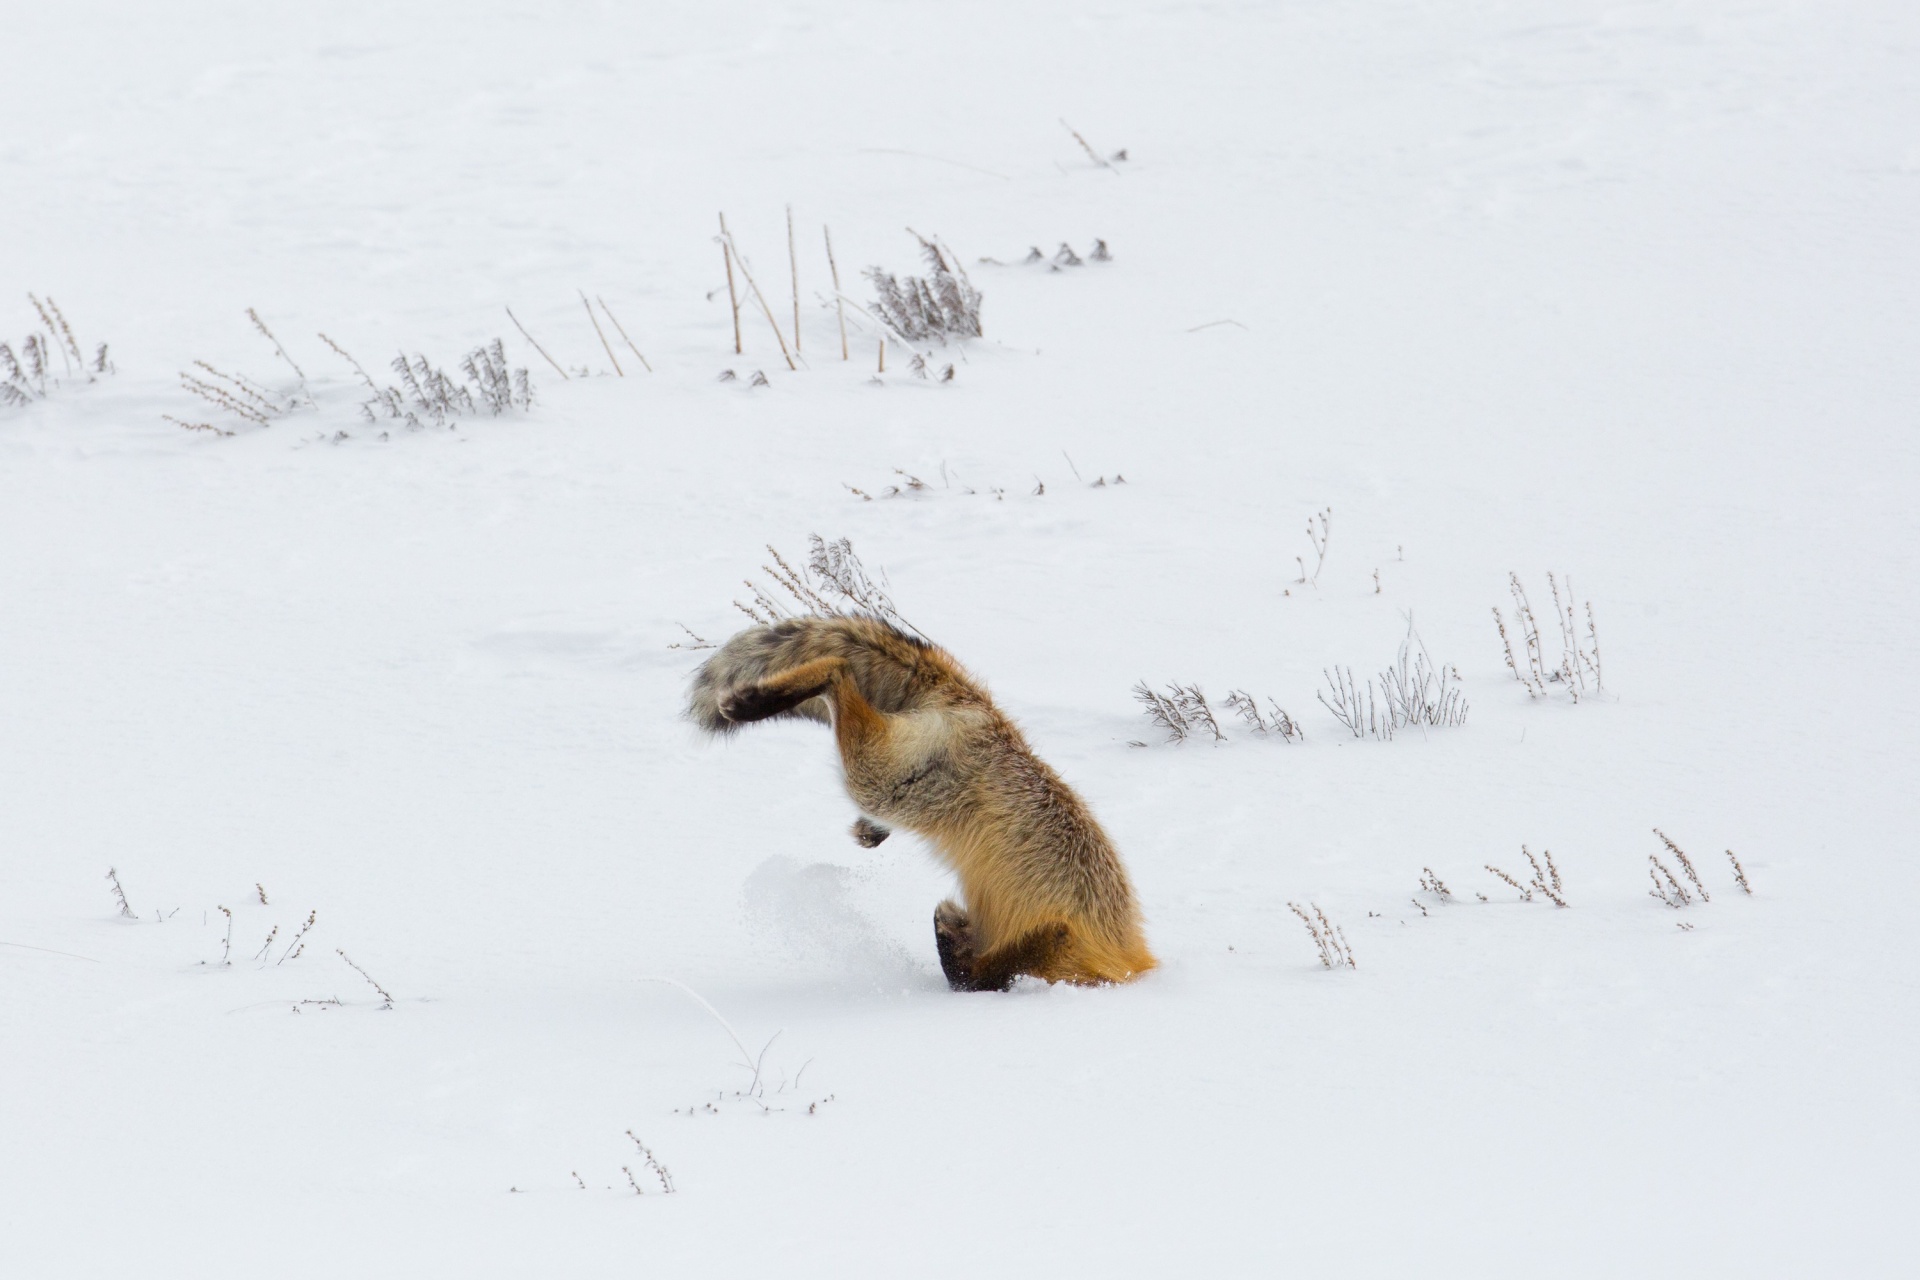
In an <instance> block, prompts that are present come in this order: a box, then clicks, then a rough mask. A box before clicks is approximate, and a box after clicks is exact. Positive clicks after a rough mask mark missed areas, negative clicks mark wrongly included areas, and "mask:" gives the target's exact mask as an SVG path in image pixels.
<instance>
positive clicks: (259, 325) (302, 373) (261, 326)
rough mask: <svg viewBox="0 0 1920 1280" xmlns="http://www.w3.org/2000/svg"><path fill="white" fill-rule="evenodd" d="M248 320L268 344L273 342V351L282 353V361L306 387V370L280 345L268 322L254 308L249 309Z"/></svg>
mask: <svg viewBox="0 0 1920 1280" xmlns="http://www.w3.org/2000/svg"><path fill="white" fill-rule="evenodd" d="M247 319H249V320H251V321H253V327H254V328H256V329H258V330H259V331H260V333H261V335H262V336H263V337H265V338H266V340H267V341H268V342H271V343H272V344H273V349H274V350H275V351H277V352H279V353H280V358H281V359H282V360H284V361H286V362H287V368H289V369H291V370H293V373H294V376H295V377H297V378H299V379H300V382H301V384H302V385H305V384H306V381H307V373H306V370H304V369H302V368H301V367H300V366H299V365H298V364H296V363H294V359H293V357H292V356H290V355H288V354H287V349H286V348H285V347H284V346H282V345H280V339H278V338H276V337H274V336H273V330H271V329H269V328H267V322H266V321H265V320H262V319H261V318H260V313H259V312H258V311H255V310H254V309H253V308H252V307H248V308H247Z"/></svg>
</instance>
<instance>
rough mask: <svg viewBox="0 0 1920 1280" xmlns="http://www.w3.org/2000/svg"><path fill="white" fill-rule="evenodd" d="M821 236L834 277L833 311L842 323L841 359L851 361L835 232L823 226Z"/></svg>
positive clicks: (845, 307) (828, 265) (828, 268)
mask: <svg viewBox="0 0 1920 1280" xmlns="http://www.w3.org/2000/svg"><path fill="white" fill-rule="evenodd" d="M820 234H821V235H823V236H825V237H826V241H827V270H828V271H829V272H830V273H832V276H833V310H834V315H835V317H836V318H837V319H838V320H839V322H840V358H841V359H842V360H847V359H851V357H850V356H849V355H848V353H847V302H846V299H845V297H843V296H842V295H841V293H840V264H839V263H838V262H835V261H834V259H833V231H832V229H831V228H829V227H827V226H826V225H824V224H822V226H821V228H820Z"/></svg>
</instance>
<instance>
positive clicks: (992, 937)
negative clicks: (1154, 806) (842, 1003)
mask: <svg viewBox="0 0 1920 1280" xmlns="http://www.w3.org/2000/svg"><path fill="white" fill-rule="evenodd" d="M689 715H690V716H691V717H692V719H693V720H694V722H695V723H697V724H698V725H699V726H700V727H701V728H703V729H705V730H707V731H708V732H710V733H718V734H724V733H731V732H732V731H733V730H735V729H737V728H738V727H739V726H741V725H743V724H748V723H751V722H753V721H756V720H766V719H771V718H774V717H780V716H786V717H802V718H805V719H809V720H817V721H820V722H822V723H824V724H828V725H831V726H832V728H833V732H834V737H835V739H836V741H837V742H838V744H839V747H840V759H841V762H842V764H843V766H844V768H845V771H846V780H847V792H848V794H849V795H851V796H852V797H853V801H854V803H855V804H856V805H858V806H859V808H860V810H861V813H862V814H863V816H862V817H861V818H860V820H859V821H857V822H855V823H854V827H853V835H854V838H855V839H856V840H859V841H860V843H862V844H864V845H867V846H868V847H872V846H874V845H877V844H879V843H880V842H881V841H882V840H884V839H886V838H887V835H888V834H889V831H890V829H891V828H893V827H899V828H902V829H904V830H907V831H912V832H915V833H916V834H918V835H921V836H924V837H925V838H926V839H927V840H928V841H930V842H931V843H932V845H933V847H934V850H935V851H936V853H937V854H938V855H939V856H940V858H941V859H942V860H943V861H944V862H946V864H947V865H948V866H949V867H951V868H952V869H953V870H954V872H955V873H956V874H958V876H959V878H960V887H961V893H962V896H963V897H964V898H965V900H966V903H965V906H964V907H963V906H961V905H959V904H957V903H954V902H952V901H951V900H949V901H947V902H943V903H941V904H940V906H939V907H938V908H937V909H936V910H935V911H934V941H935V945H936V947H937V949H938V952H939V956H940V966H941V968H942V969H943V970H944V971H945V973H946V975H947V981H948V983H949V985H951V986H952V987H953V988H954V989H955V990H967V991H998V990H1004V989H1005V988H1006V987H1007V986H1009V985H1010V984H1011V983H1012V981H1013V979H1014V978H1015V977H1017V976H1018V975H1020V974H1023V973H1030V974H1034V975H1036V976H1038V977H1041V978H1045V979H1046V980H1047V981H1049V982H1059V981H1064V982H1075V983H1103V982H1126V981H1129V980H1131V979H1133V978H1136V977H1138V976H1140V975H1141V974H1142V973H1144V972H1146V971H1147V970H1148V969H1151V968H1153V967H1154V964H1155V961H1154V958H1153V956H1152V954H1151V953H1149V952H1148V950H1147V945H1146V940H1145V938H1144V937H1143V936H1142V934H1141V929H1140V910H1139V907H1138V905H1137V904H1136V903H1135V901H1134V896H1133V886H1132V884H1131V883H1130V882H1129V881H1128V879H1127V873H1126V868H1125V867H1123V866H1122V865H1121V863H1120V856H1119V854H1117V853H1116V852H1114V848H1113V845H1112V843H1111V842H1110V841H1109V840H1108V839H1107V836H1106V833H1105V832H1104V831H1102V830H1101V829H1100V824H1099V823H1098V822H1096V821H1094V817H1093V815H1092V814H1091V813H1090V812H1088V810H1087V806H1086V804H1085V803H1084V802H1083V801H1082V800H1081V799H1080V797H1079V796H1077V795H1075V794H1074V792H1073V791H1072V789H1070V788H1069V787H1068V786H1067V784H1066V783H1064V782H1062V781H1061V780H1060V777H1059V775H1058V774H1056V773H1054V771H1053V770H1052V769H1050V768H1048V767H1047V765H1046V764H1045V763H1044V762H1042V761H1041V760H1040V759H1039V758H1038V757H1037V756H1035V755H1034V754H1033V751H1032V749H1031V748H1029V747H1028V746H1027V742H1026V739H1025V738H1024V737H1022V736H1021V733H1020V730H1019V729H1018V728H1016V727H1015V725H1014V723H1013V722H1012V721H1011V720H1009V719H1008V718H1007V717H1006V716H1005V715H1003V714H1001V712H1000V710H999V709H998V708H997V707H995V706H994V705H993V700H992V698H990V697H988V695H987V691H986V690H985V689H984V688H982V687H981V686H980V685H979V684H978V683H977V682H976V681H974V680H973V678H972V677H970V676H969V675H968V674H967V673H966V671H964V670H963V669H962V668H961V666H960V664H959V663H958V662H956V661H955V660H954V659H953V657H952V656H951V655H950V654H948V653H946V652H945V651H944V650H942V649H939V648H937V647H935V646H933V645H930V644H927V643H926V642H924V641H922V640H918V639H916V638H914V637H912V636H909V635H906V634H905V633H903V632H901V631H900V630H898V629H896V628H895V627H893V626H891V625H889V624H887V623H885V622H882V621H880V620H878V619H875V618H870V617H829V618H794V619H789V620H787V621H783V622H778V623H775V624H773V625H771V626H759V627H750V628H748V629H747V630H745V631H742V632H740V633H739V634H738V635H736V636H734V637H733V638H732V639H731V640H729V641H727V643H726V644H725V645H723V646H721V649H720V651H719V652H718V653H716V654H715V655H714V656H713V657H712V658H710V659H708V661H707V662H706V664H705V665H703V666H702V667H701V668H700V670H699V672H698V674H696V675H695V676H694V680H693V691H692V697H691V705H690V707H689Z"/></svg>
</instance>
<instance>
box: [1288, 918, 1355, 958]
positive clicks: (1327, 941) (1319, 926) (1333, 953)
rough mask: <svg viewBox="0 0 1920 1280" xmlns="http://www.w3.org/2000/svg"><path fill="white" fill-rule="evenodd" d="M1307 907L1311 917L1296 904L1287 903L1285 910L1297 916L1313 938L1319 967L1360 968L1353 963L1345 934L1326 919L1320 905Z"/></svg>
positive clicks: (1350, 948) (1351, 949)
mask: <svg viewBox="0 0 1920 1280" xmlns="http://www.w3.org/2000/svg"><path fill="white" fill-rule="evenodd" d="M1307 906H1309V907H1312V908H1313V914H1312V915H1308V914H1307V912H1306V909H1305V908H1303V907H1302V906H1301V905H1300V904H1299V903H1297V902H1289V903H1288V904H1287V909H1288V910H1290V911H1292V912H1293V914H1295V915H1296V916H1299V917H1300V923H1301V924H1304V925H1306V926H1307V932H1308V933H1309V934H1310V935H1312V937H1313V945H1314V946H1315V947H1316V948H1317V949H1318V950H1319V952H1320V964H1321V966H1322V967H1323V968H1327V969H1338V968H1342V967H1344V968H1348V969H1358V968H1359V967H1360V966H1359V965H1358V964H1357V963H1356V962H1355V961H1354V958H1353V948H1352V947H1350V946H1348V945H1347V935H1346V934H1345V932H1343V931H1342V930H1341V929H1340V928H1339V927H1338V926H1336V925H1335V924H1334V923H1333V922H1332V921H1330V920H1328V919H1327V913H1326V912H1324V911H1322V910H1321V909H1320V904H1318V903H1316V902H1310V903H1308V904H1307Z"/></svg>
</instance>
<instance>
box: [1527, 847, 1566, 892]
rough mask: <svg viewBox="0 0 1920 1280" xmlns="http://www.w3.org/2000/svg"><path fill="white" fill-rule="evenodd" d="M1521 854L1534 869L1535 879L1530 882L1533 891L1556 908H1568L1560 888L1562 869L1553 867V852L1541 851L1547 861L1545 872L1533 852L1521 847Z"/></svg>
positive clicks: (1549, 850)
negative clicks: (1525, 856)
mask: <svg viewBox="0 0 1920 1280" xmlns="http://www.w3.org/2000/svg"><path fill="white" fill-rule="evenodd" d="M1520 852H1521V853H1524V854H1526V855H1527V862H1528V864H1529V865H1530V866H1532V867H1533V879H1532V881H1531V882H1530V885H1531V887H1532V888H1533V890H1534V891H1535V892H1536V893H1538V894H1540V895H1541V896H1542V897H1544V898H1547V899H1549V900H1550V901H1551V902H1552V903H1553V905H1554V906H1556V907H1564V906H1566V905H1567V900H1566V898H1565V897H1564V896H1563V895H1562V893H1561V888H1560V868H1558V867H1556V866H1554V865H1553V850H1551V849H1542V850H1541V851H1540V856H1541V857H1543V858H1545V859H1546V860H1547V869H1546V871H1545V872H1542V871H1541V870H1540V862H1539V860H1538V859H1536V858H1535V857H1534V856H1533V850H1531V849H1529V848H1527V846H1525V845H1521V846H1520Z"/></svg>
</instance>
